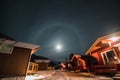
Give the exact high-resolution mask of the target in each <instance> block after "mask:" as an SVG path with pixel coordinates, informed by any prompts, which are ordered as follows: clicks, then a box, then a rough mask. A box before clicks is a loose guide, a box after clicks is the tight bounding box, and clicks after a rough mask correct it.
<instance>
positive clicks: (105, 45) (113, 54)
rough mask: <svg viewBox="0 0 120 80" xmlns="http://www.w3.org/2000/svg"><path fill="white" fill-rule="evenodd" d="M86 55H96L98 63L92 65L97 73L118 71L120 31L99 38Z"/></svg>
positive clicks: (119, 62) (119, 63) (119, 64)
mask: <svg viewBox="0 0 120 80" xmlns="http://www.w3.org/2000/svg"><path fill="white" fill-rule="evenodd" d="M85 54H86V55H91V56H93V57H95V58H96V59H97V61H98V65H91V68H92V70H93V71H94V72H96V73H117V71H119V70H120V69H119V66H120V32H115V33H112V34H110V35H106V36H103V37H100V38H98V39H97V40H96V41H95V42H94V43H93V45H92V46H91V47H90V48H89V49H88V50H87V52H86V53H85Z"/></svg>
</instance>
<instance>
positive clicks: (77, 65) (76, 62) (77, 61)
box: [70, 54, 88, 71]
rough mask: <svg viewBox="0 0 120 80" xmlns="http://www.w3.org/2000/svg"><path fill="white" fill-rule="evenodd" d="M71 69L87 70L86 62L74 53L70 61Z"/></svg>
mask: <svg viewBox="0 0 120 80" xmlns="http://www.w3.org/2000/svg"><path fill="white" fill-rule="evenodd" d="M70 63H71V69H72V70H75V71H86V70H88V68H87V66H86V62H85V60H84V59H82V57H81V56H80V55H77V54H74V55H73V57H72V59H71V61H70Z"/></svg>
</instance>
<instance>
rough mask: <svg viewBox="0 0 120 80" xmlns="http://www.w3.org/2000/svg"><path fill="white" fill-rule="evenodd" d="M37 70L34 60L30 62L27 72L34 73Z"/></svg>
mask: <svg viewBox="0 0 120 80" xmlns="http://www.w3.org/2000/svg"><path fill="white" fill-rule="evenodd" d="M37 71H38V64H36V63H34V62H30V63H29V68H28V71H27V73H28V74H32V73H35V72H37Z"/></svg>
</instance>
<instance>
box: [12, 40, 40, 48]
mask: <svg viewBox="0 0 120 80" xmlns="http://www.w3.org/2000/svg"><path fill="white" fill-rule="evenodd" d="M14 46H16V47H23V48H28V49H36V48H39V47H40V46H39V45H35V44H30V43H25V42H17V43H16V44H14Z"/></svg>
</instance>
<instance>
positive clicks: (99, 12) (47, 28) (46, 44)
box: [0, 0, 120, 61]
mask: <svg viewBox="0 0 120 80" xmlns="http://www.w3.org/2000/svg"><path fill="white" fill-rule="evenodd" d="M1 3H2V5H1V10H2V11H1V13H0V15H1V16H0V20H1V22H0V32H1V33H3V34H6V35H8V36H10V37H12V38H14V39H15V40H16V41H22V42H27V43H32V44H38V45H40V46H41V48H40V50H39V51H38V52H37V53H36V54H37V55H40V56H44V57H47V58H50V59H53V60H58V61H64V60H65V59H67V57H68V55H69V54H70V53H78V54H82V55H83V54H85V52H86V51H87V49H88V48H89V47H90V46H91V45H92V44H93V42H94V41H95V40H96V38H98V37H100V36H103V35H106V34H110V33H113V32H116V31H119V30H120V0H3V1H2V2H1ZM57 45H59V46H58V48H59V49H56V46H57Z"/></svg>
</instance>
